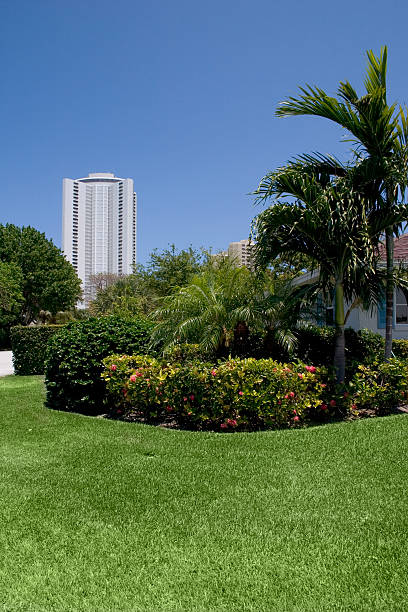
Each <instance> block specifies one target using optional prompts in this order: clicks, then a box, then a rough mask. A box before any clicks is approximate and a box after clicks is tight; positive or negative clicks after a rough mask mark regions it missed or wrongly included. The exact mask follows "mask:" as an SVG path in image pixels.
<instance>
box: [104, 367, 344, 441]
mask: <svg viewBox="0 0 408 612" xmlns="http://www.w3.org/2000/svg"><path fill="white" fill-rule="evenodd" d="M104 365H105V370H104V372H103V374H102V377H103V379H104V380H105V383H106V388H107V393H108V395H109V397H110V403H111V405H112V407H113V411H112V414H113V415H115V416H120V417H125V418H133V416H134V417H135V418H139V419H140V418H142V419H144V420H146V421H147V422H151V423H158V422H163V421H166V420H169V419H170V420H171V421H172V422H174V424H176V425H177V426H179V427H187V428H191V429H199V430H202V429H211V430H214V429H215V430H218V431H235V430H245V431H254V430H259V429H277V428H288V427H289V428H294V427H299V426H301V425H302V424H303V423H304V422H305V421H306V420H308V419H310V418H311V417H312V416H315V415H316V413H318V414H320V416H322V417H323V418H327V416H328V415H330V414H331V413H333V412H334V411H335V409H336V407H337V402H336V400H335V399H334V397H333V396H332V395H331V393H330V389H329V386H328V385H327V384H326V381H327V370H326V369H325V368H315V367H313V366H307V365H305V364H303V363H296V364H293V363H292V364H281V363H278V362H276V361H273V360H272V359H259V360H256V359H252V358H251V359H238V358H237V359H229V360H227V361H224V362H220V363H218V365H217V366H213V365H211V364H206V363H200V362H195V363H192V362H190V363H164V362H163V361H160V360H157V359H154V358H151V357H147V356H137V355H136V356H125V355H113V356H110V357H108V358H106V359H105V360H104Z"/></svg>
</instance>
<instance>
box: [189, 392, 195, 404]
mask: <svg viewBox="0 0 408 612" xmlns="http://www.w3.org/2000/svg"><path fill="white" fill-rule="evenodd" d="M190 400H191V401H192V402H194V394H193V393H192V394H191V395H190Z"/></svg>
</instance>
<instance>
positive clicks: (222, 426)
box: [220, 423, 228, 429]
mask: <svg viewBox="0 0 408 612" xmlns="http://www.w3.org/2000/svg"><path fill="white" fill-rule="evenodd" d="M220 427H221V429H227V427H228V425H227V424H226V423H221V425H220Z"/></svg>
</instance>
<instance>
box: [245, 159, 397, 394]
mask: <svg viewBox="0 0 408 612" xmlns="http://www.w3.org/2000/svg"><path fill="white" fill-rule="evenodd" d="M309 161H310V160H309ZM320 161H321V162H323V161H325V165H324V167H323V166H322V167H321V168H320V172H317V171H316V168H315V167H313V165H311V166H310V165H307V164H305V165H304V167H302V165H301V163H300V161H299V160H297V161H296V162H294V163H292V164H290V165H289V166H288V167H286V168H281V169H279V170H278V171H276V172H274V173H271V174H269V175H267V176H266V177H264V178H263V179H262V181H261V183H260V186H259V187H258V190H257V191H256V192H255V193H257V194H258V201H265V200H267V199H269V198H270V197H273V196H274V195H288V196H292V197H294V198H295V201H294V202H291V203H289V202H288V203H287V202H280V201H276V202H275V203H274V204H273V205H272V206H270V207H269V208H268V209H266V210H265V211H263V212H262V213H261V214H260V215H259V216H258V217H257V218H256V219H255V222H254V226H253V234H254V238H255V239H256V241H257V242H256V246H255V261H256V265H257V266H258V267H259V268H261V269H263V268H265V267H266V266H267V265H268V264H269V263H270V262H271V261H273V260H274V258H275V257H277V256H279V255H281V254H287V255H289V256H290V255H292V254H298V253H301V254H303V255H306V256H308V257H309V258H311V260H312V261H314V262H315V263H316V266H317V267H318V269H319V274H318V281H317V282H316V283H315V284H314V285H311V286H310V288H309V293H310V294H312V293H313V294H314V295H316V294H317V292H319V291H322V292H323V293H324V294H325V295H329V294H331V292H332V290H333V288H334V318H335V325H336V345H335V355H334V365H335V368H336V376H337V382H338V383H342V382H343V381H344V374H345V351H344V324H345V320H346V313H345V307H344V304H345V301H347V302H349V303H351V304H352V303H355V302H356V300H360V299H362V300H363V301H364V304H365V305H366V306H368V305H373V304H375V303H377V302H378V301H379V300H380V299H381V297H382V280H383V279H382V275H381V272H380V271H379V270H378V269H377V265H376V264H377V262H376V249H375V248H374V247H375V244H376V241H377V237H378V235H379V234H380V233H381V232H382V231H384V229H385V228H387V227H390V226H393V225H395V224H398V223H400V222H401V220H402V219H403V218H405V217H404V216H405V215H407V212H408V209H407V207H405V206H402V207H400V208H373V207H372V202H371V201H370V200H369V199H367V198H365V197H364V196H363V195H361V193H360V192H359V191H356V190H355V189H354V188H353V186H352V178H353V176H352V173H351V170H350V169H347V168H346V167H345V166H342V165H341V164H340V165H339V166H338V173H337V174H338V176H337V178H335V179H333V178H332V175H331V172H332V170H330V172H329V171H328V168H327V167H328V166H331V167H332V166H335V165H336V164H337V161H336V160H334V158H326V159H325V160H323V156H320Z"/></svg>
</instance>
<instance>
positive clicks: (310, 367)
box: [305, 366, 316, 374]
mask: <svg viewBox="0 0 408 612" xmlns="http://www.w3.org/2000/svg"><path fill="white" fill-rule="evenodd" d="M305 370H307V371H308V372H311V373H312V374H314V373H315V372H316V368H315V367H314V366H306V367H305Z"/></svg>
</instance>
